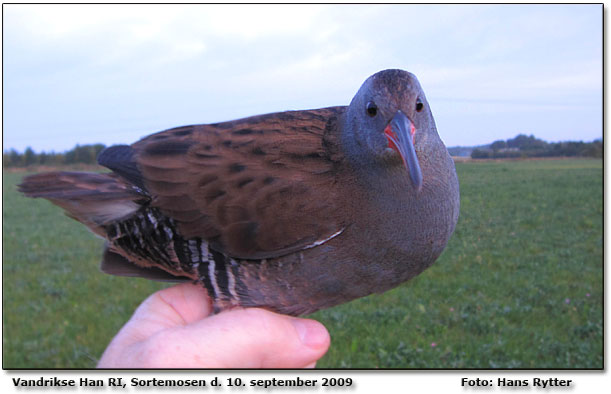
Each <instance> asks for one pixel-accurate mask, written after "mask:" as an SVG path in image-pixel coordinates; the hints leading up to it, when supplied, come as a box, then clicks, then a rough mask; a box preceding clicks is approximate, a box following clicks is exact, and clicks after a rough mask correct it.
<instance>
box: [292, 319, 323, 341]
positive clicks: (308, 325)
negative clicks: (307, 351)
mask: <svg viewBox="0 0 611 394" xmlns="http://www.w3.org/2000/svg"><path fill="white" fill-rule="evenodd" d="M292 323H293V326H294V327H295V330H297V333H298V334H299V339H301V343H303V344H304V345H306V346H309V347H315V348H319V347H321V346H323V345H326V344H327V342H328V341H329V333H328V332H327V329H326V328H325V327H324V326H323V325H322V324H320V323H319V322H317V321H314V320H307V319H293V320H292Z"/></svg>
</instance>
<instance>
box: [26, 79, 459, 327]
mask: <svg viewBox="0 0 611 394" xmlns="http://www.w3.org/2000/svg"><path fill="white" fill-rule="evenodd" d="M98 163H99V164H100V165H101V166H103V167H106V169H108V170H110V171H109V172H102V173H87V172H71V171H56V172H47V173H40V174H34V175H31V176H29V177H26V178H25V179H24V180H23V181H22V183H21V184H20V185H19V189H20V191H21V192H22V193H24V194H25V195H26V196H28V197H34V198H45V199H48V200H50V201H51V202H52V203H53V204H56V205H58V206H59V207H61V208H63V209H64V210H65V211H66V214H67V215H68V216H70V217H72V218H74V219H76V220H77V221H79V222H81V223H83V224H84V225H85V226H87V227H88V228H89V229H90V230H91V231H92V232H93V233H94V234H96V235H98V236H100V237H101V238H103V239H104V240H105V247H104V252H103V256H102V261H101V270H102V271H103V272H105V273H108V274H113V275H120V276H132V277H143V278H148V279H153V280H160V281H169V282H193V283H198V284H201V285H202V286H204V287H205V288H206V290H207V292H208V294H209V296H210V298H211V300H212V305H213V309H214V313H220V312H222V311H224V310H228V309H232V308H236V307H242V308H249V307H259V308H265V309H268V310H271V311H274V312H277V313H282V314H287V315H293V316H300V315H307V314H310V313H313V312H315V311H318V310H320V309H324V308H329V307H332V306H335V305H339V304H342V303H345V302H348V301H351V300H354V299H357V298H360V297H364V296H367V295H370V294H373V293H383V292H385V291H387V290H390V289H392V288H394V287H396V286H398V285H400V284H402V283H404V282H406V281H407V280H409V279H411V278H413V277H414V276H416V275H418V274H420V273H421V272H422V271H424V270H425V269H426V268H428V267H429V266H430V265H431V264H433V262H434V261H435V260H436V259H437V258H438V257H439V256H440V254H441V253H442V251H443V250H444V249H445V247H446V245H447V243H448V241H449V239H450V237H451V235H452V233H453V232H454V229H455V226H456V223H457V220H458V216H459V208H460V197H459V194H460V193H459V183H458V177H457V174H456V169H455V165H454V162H453V160H452V158H451V157H450V155H449V153H448V151H447V149H446V147H445V145H444V143H443V142H442V140H441V139H440V137H439V134H438V132H437V128H436V126H435V121H434V118H433V115H432V112H431V109H430V107H429V103H428V101H427V99H426V97H425V95H424V92H423V89H422V87H421V85H420V83H419V81H418V79H417V78H416V76H415V75H414V74H412V73H410V72H407V71H404V70H399V69H388V70H383V71H379V72H377V73H375V74H373V75H371V76H370V77H368V78H367V79H366V80H365V82H364V83H363V84H362V85H361V87H360V88H359V90H358V91H357V93H356V95H355V96H354V97H353V99H352V100H351V102H350V104H349V105H347V106H346V105H344V106H335V107H327V108H321V109H312V110H296V111H285V112H276V113H269V114H264V115H257V116H252V117H247V118H242V119H238V120H233V121H227V122H221V123H212V124H198V125H188V126H181V127H176V128H172V129H168V130H164V131H161V132H158V133H155V134H151V135H149V136H147V137H144V138H142V139H141V140H139V141H137V142H135V143H133V144H131V145H115V146H111V147H109V148H106V149H105V150H103V151H102V152H101V153H100V154H99V156H98Z"/></svg>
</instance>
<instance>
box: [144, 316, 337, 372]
mask: <svg viewBox="0 0 611 394" xmlns="http://www.w3.org/2000/svg"><path fill="white" fill-rule="evenodd" d="M329 344H330V337H329V333H328V332H327V330H326V328H325V327H324V326H323V325H322V324H320V323H318V322H317V321H315V320H310V319H300V318H294V317H290V316H285V315H280V314H277V313H273V312H269V311H267V310H264V309H257V308H249V309H234V310H231V311H226V312H223V313H220V314H218V315H215V316H212V317H208V318H205V319H202V320H199V321H197V322H193V323H190V324H188V325H185V326H182V327H176V328H175V329H172V330H164V331H162V332H159V333H157V334H156V335H154V336H153V337H151V338H150V340H149V341H148V346H147V348H148V350H149V351H147V352H146V353H148V355H149V356H150V357H147V359H148V361H149V363H151V364H153V365H151V367H155V364H159V366H166V367H167V366H170V365H171V366H173V367H187V368H196V367H199V368H202V367H204V368H303V367H306V366H312V365H314V364H315V363H316V361H317V360H318V359H319V358H321V357H322V356H323V355H324V354H325V353H326V352H327V349H328V348H329Z"/></svg>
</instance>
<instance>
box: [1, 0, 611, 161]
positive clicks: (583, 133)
mask: <svg viewBox="0 0 611 394" xmlns="http://www.w3.org/2000/svg"><path fill="white" fill-rule="evenodd" d="M3 11H4V14H3V16H4V21H3V22H4V24H3V149H4V150H5V151H6V150H9V149H11V148H14V149H17V150H18V151H23V150H24V149H25V148H26V147H28V146H29V147H32V148H33V149H34V150H35V151H37V152H39V151H56V152H59V151H64V150H67V149H70V148H72V147H74V146H75V145H76V144H90V143H103V144H105V145H112V144H119V143H131V142H135V141H136V140H138V139H139V138H141V137H143V136H146V135H148V134H151V133H153V132H157V131H161V130H164V129H167V128H171V127H176V126H181V125H187V124H199V123H212V122H220V121H225V120H232V119H237V118H241V117H245V116H250V115H257V114H261V113H269V112H276V111H285V110H296V109H311V108H321V107H326V106H333V105H347V104H349V103H350V100H351V99H352V97H353V96H354V94H355V93H356V91H357V90H358V88H359V87H360V85H361V84H362V83H363V81H364V80H365V79H366V78H367V77H368V76H369V75H371V74H374V73H375V72H377V71H380V70H383V69H387V68H401V69H404V70H407V71H410V72H412V73H414V74H415V75H416V76H417V77H418V79H419V80H420V83H421V85H422V87H423V88H424V91H425V94H426V96H427V99H428V101H429V104H430V106H431V109H432V111H433V115H434V116H435V121H436V123H437V128H438V131H439V134H440V136H441V138H442V140H443V141H444V142H445V144H446V145H447V146H459V145H460V146H472V145H480V144H486V143H490V142H492V141H495V140H498V139H508V138H512V137H514V136H516V135H517V134H519V133H525V134H528V135H530V134H534V135H535V136H536V137H538V138H542V139H545V140H547V141H550V142H555V141H566V140H584V141H591V140H594V139H596V138H601V137H602V133H603V131H602V94H603V88H602V5H585V4H568V5H561V4H555V5H541V4H540V5H519V4H514V5H511V4H510V5H490V4H488V5H448V4H445V5H182V6H179V5H91V4H89V5H87V4H82V5H44V4H43V5H32V4H30V5H19V4H12V5H6V4H5V5H3Z"/></svg>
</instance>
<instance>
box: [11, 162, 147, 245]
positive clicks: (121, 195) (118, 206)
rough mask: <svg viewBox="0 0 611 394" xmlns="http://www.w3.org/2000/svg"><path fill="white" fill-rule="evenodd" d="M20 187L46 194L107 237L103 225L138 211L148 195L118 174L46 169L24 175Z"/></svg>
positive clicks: (29, 193)
mask: <svg viewBox="0 0 611 394" xmlns="http://www.w3.org/2000/svg"><path fill="white" fill-rule="evenodd" d="M19 191H21V192H22V193H23V194H25V195H26V196H28V197H34V198H37V197H42V198H46V199H47V200H49V201H51V202H52V203H53V204H55V205H58V206H60V207H61V208H63V209H64V210H65V211H66V214H67V215H68V216H70V217H72V218H74V219H76V220H78V221H79V222H81V223H83V224H84V225H86V226H87V227H89V229H91V230H92V231H93V232H94V233H96V234H98V235H100V236H102V237H105V235H106V233H105V231H104V230H103V228H102V226H104V225H105V224H108V223H110V222H113V221H116V220H120V219H121V218H124V217H127V216H130V215H132V214H133V213H135V212H136V211H137V210H138V209H140V207H141V202H142V200H143V199H146V198H147V197H146V196H145V195H144V194H143V193H142V191H141V190H140V189H138V188H135V187H133V186H131V185H129V184H127V183H125V182H123V181H122V180H121V179H120V178H119V177H117V176H116V175H114V174H110V173H105V174H96V173H87V172H66V171H62V172H45V173H41V174H35V175H30V176H28V177H26V178H24V179H23V181H22V183H21V184H20V185H19Z"/></svg>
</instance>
